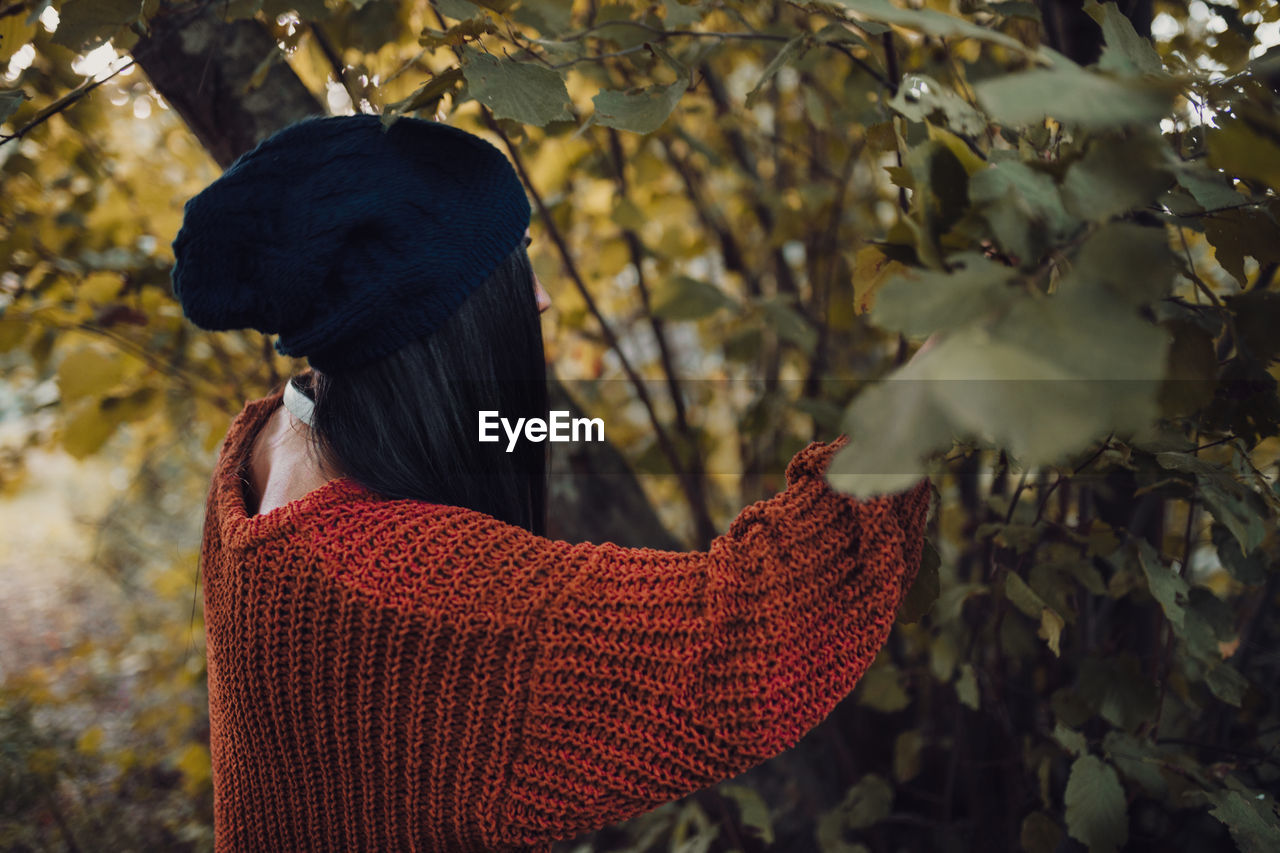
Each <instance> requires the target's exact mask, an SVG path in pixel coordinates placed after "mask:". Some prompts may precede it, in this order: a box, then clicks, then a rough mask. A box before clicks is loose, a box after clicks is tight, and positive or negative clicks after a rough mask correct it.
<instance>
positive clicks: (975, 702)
mask: <svg viewBox="0 0 1280 853" xmlns="http://www.w3.org/2000/svg"><path fill="white" fill-rule="evenodd" d="M956 697H957V698H958V699H959V700H960V704H961V705H964V706H966V707H968V708H971V709H973V710H974V711H976V710H978V706H979V704H981V701H982V699H981V695H980V694H979V692H978V677H977V675H976V674H975V673H974V670H973V664H971V663H966V664H962V665H961V666H960V677H959V678H957V679H956Z"/></svg>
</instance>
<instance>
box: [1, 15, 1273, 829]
mask: <svg viewBox="0 0 1280 853" xmlns="http://www.w3.org/2000/svg"><path fill="white" fill-rule="evenodd" d="M1278 41H1280V7H1278V6H1277V5H1276V4H1274V3H1268V2H1264V0H1225V2H1206V0H1191V2H1181V0H1128V2H1122V3H1120V4H1115V3H1106V4H1101V5H1100V4H1098V3H1095V2H1093V0H1088V2H1085V3H1084V4H1083V5H1081V4H1080V3H1072V2H1056V0H1039V2H1029V0H1007V1H1006V2H991V3H987V2H980V0H955V2H952V0H927V2H924V3H911V2H905V0H898V2H896V3H890V2H888V0H815V2H783V3H764V2H758V3H757V2H727V1H725V0H710V1H709V2H688V3H685V2H677V0H666V2H651V3H647V2H610V3H596V2H594V0H591V2H581V0H579V2H570V1H569V0H519V2H515V3H512V2H507V0H486V2H483V3H482V4H479V5H477V4H473V3H471V2H468V0H435V2H431V3H427V2H411V0H290V2H278V0H231V2H225V0H216V2H209V0H204V2H186V3H172V2H162V0H64V2H50V0H17V2H0V69H3V76H4V79H3V81H2V83H0V122H3V126H2V127H0V181H2V183H0V245H2V248H0V259H3V260H2V262H0V311H2V312H3V313H0V366H2V367H3V380H2V381H0V489H2V490H3V497H0V567H2V570H3V573H4V574H3V582H4V585H5V593H4V596H3V598H0V691H2V692H0V848H2V849H6V850H95V849H113V850H183V849H189V850H208V849H211V843H212V836H211V811H210V810H211V789H210V777H209V759H208V748H207V740H208V730H207V720H206V717H205V701H206V699H205V695H204V692H203V691H204V669H203V655H202V646H201V641H202V630H201V624H200V621H199V609H198V607H197V606H196V605H197V601H196V597H197V593H196V588H195V583H196V564H197V551H196V549H197V547H198V534H199V522H200V517H201V513H202V500H203V497H204V490H205V488H206V487H207V481H208V474H209V471H210V469H211V465H212V461H213V454H214V451H215V448H216V445H217V442H218V441H219V439H220V438H221V437H222V435H223V433H224V431H225V429H226V426H227V424H228V423H229V420H230V418H231V417H232V416H233V415H234V414H235V413H236V412H237V411H239V409H240V406H241V405H242V403H243V401H244V400H246V399H249V398H251V397H255V396H259V395H261V394H263V393H265V392H266V391H267V390H269V389H270V388H271V387H272V386H274V385H275V384H276V383H278V382H279V381H280V380H281V378H282V377H284V376H287V375H289V373H290V372H292V371H294V370H297V369H299V368H300V367H301V366H302V365H301V364H296V363H292V362H290V361H289V360H287V359H284V358H283V357H280V356H278V355H276V354H275V353H274V351H273V350H272V348H271V341H270V340H268V339H265V338H263V337H262V336H260V335H256V334H252V333H219V334H209V333H204V332H200V331H199V330H197V329H194V328H193V327H191V326H190V325H189V324H187V323H186V322H185V321H184V320H183V319H182V316H181V311H180V310H179V308H178V306H177V305H176V303H175V302H174V300H173V298H172V295H171V291H170V283H169V269H170V266H171V264H172V254H171V251H170V248H169V243H170V241H171V240H172V238H173V236H174V235H175V234H176V232H177V228H178V226H179V224H180V222H181V214H182V204H183V202H184V201H185V200H186V199H187V198H189V197H190V196H191V195H193V194H194V193H195V192H197V191H198V190H199V189H200V188H202V187H203V186H205V185H207V184H208V183H209V182H210V181H211V180H213V179H214V178H215V177H216V176H217V175H218V173H219V171H220V169H221V168H224V167H225V166H226V165H228V164H229V163H230V162H231V161H232V160H233V159H234V158H235V156H236V155H238V154H239V153H242V152H243V151H245V150H247V149H248V148H250V147H252V145H253V144H254V142H256V141H257V140H259V139H261V138H263V137H264V136H266V135H268V134H269V133H270V132H272V131H274V130H276V129H278V128H279V127H281V126H283V125H284V124H286V123H288V122H289V121H291V120H293V119H295V118H298V117H301V116H303V115H307V114H314V113H324V112H333V113H347V112H352V111H365V112H377V113H381V114H382V115H383V116H385V117H386V119H387V120H388V121H390V120H392V119H393V118H394V117H395V116H398V115H410V114H413V115H418V116H421V117H435V118H438V119H441V120H446V121H448V122H450V123H454V124H457V125H459V126H462V127H465V128H468V129H470V130H473V131H475V132H477V133H480V134H482V135H484V136H485V137H486V138H488V139H490V140H491V141H493V142H494V143H495V144H497V145H498V146H499V147H500V148H501V149H502V150H504V151H505V152H507V153H508V154H509V155H510V156H511V157H512V159H513V162H514V163H515V164H516V165H517V168H518V169H519V171H520V173H521V176H522V178H523V179H524V180H525V181H526V185H527V189H528V191H529V193H530V198H531V201H532V202H533V205H534V209H535V220H534V225H533V233H534V238H535V243H534V247H533V248H532V249H531V254H532V257H533V260H534V263H535V267H536V269H537V270H538V272H539V276H540V278H541V279H542V280H543V282H544V283H545V284H546V286H547V287H548V289H549V290H550V291H551V295H552V298H553V300H554V303H555V307H554V309H553V310H552V312H550V314H549V315H548V321H547V323H546V324H545V326H544V328H545V334H546V337H547V352H548V358H549V363H550V364H552V365H553V366H554V369H555V371H556V372H557V374H558V375H559V377H560V380H561V381H560V382H559V383H558V384H557V392H556V393H557V399H559V400H561V401H564V402H565V403H566V405H570V404H571V405H572V406H573V407H575V408H577V409H581V410H583V411H585V412H586V413H588V414H590V415H602V414H604V415H605V418H606V423H607V424H608V426H609V433H608V436H609V438H610V440H611V443H610V444H609V445H608V446H605V447H591V446H584V447H581V448H573V449H572V452H569V453H560V454H557V455H555V463H554V464H555V466H556V467H555V471H556V473H555V475H554V476H553V478H552V486H553V492H554V498H553V500H554V505H553V517H554V522H555V529H554V533H555V535H557V536H561V537H565V538H571V539H592V540H595V541H601V540H605V539H611V540H613V541H617V542H620V543H624V544H633V545H640V544H644V545H652V546H659V547H702V546H705V545H706V543H707V542H708V541H709V539H710V538H711V537H713V536H714V535H715V534H716V533H717V532H719V531H721V530H723V529H724V528H725V526H726V525H727V523H728V521H729V520H730V519H731V518H732V517H733V516H734V515H735V514H736V512H737V510H738V509H740V508H741V507H742V506H743V505H744V504H746V503H747V502H750V501H752V500H755V499H758V498H761V497H765V496H767V495H769V494H771V493H773V492H774V491H776V490H777V489H778V488H780V486H781V485H782V484H781V479H780V472H781V471H782V469H783V466H784V465H785V463H786V460H787V459H788V458H789V456H790V454H791V453H792V452H794V451H795V450H796V449H797V448H798V447H800V446H802V445H803V444H804V443H805V442H806V441H808V440H810V439H813V438H829V437H831V436H832V435H834V434H835V433H837V432H848V433H849V434H850V435H851V437H852V442H851V445H850V447H849V448H848V449H847V450H845V451H843V452H842V453H841V454H840V456H839V457H838V458H837V460H836V463H835V465H834V466H833V472H832V475H831V479H832V482H833V484H834V485H836V486H837V487H839V488H841V489H844V490H846V491H849V492H851V493H853V494H858V495H862V494H870V493H874V492H876V491H880V490H886V489H893V488H898V487H901V486H903V485H907V484H909V483H910V482H911V481H912V480H914V478H916V477H918V476H919V475H920V473H921V472H922V471H926V470H927V471H929V472H930V473H931V474H932V475H933V479H934V483H935V485H936V486H937V489H938V493H939V504H938V509H937V512H936V515H935V518H934V521H933V523H932V525H931V530H930V540H931V543H932V547H931V548H930V549H929V553H928V555H927V557H926V562H925V565H924V566H922V568H921V575H920V580H919V582H918V583H917V586H916V588H915V590H914V591H913V595H912V597H911V600H910V601H909V603H908V606H907V608H906V610H905V612H904V613H903V614H902V617H901V618H900V620H899V624H898V625H897V626H896V628H895V631H894V634H893V636H892V638H891V640H890V642H889V644H888V646H886V648H885V650H884V652H883V653H882V654H881V655H880V657H879V658H878V660H877V662H876V664H875V665H874V667H873V668H872V669H871V670H870V671H869V672H868V673H867V675H866V676H865V677H864V679H863V680H862V682H861V683H860V684H859V686H858V688H857V689H856V690H855V692H854V693H853V694H852V696H851V697H850V698H849V699H848V700H846V701H845V702H843V703H842V704H841V705H840V706H839V707H838V708H837V709H836V711H835V712H834V713H833V714H832V715H831V717H830V718H829V719H828V720H827V721H826V722H824V723H823V724H822V725H821V726H819V727H818V728H817V729H815V730H814V731H813V732H812V733H810V734H809V735H808V736H807V737H806V738H804V740H802V741H801V742H800V744H799V745H798V746H797V747H796V748H795V749H793V750H790V751H789V752H787V753H785V754H784V755H782V756H779V757H778V758H776V759H773V760H771V761H768V762H766V763H764V764H762V765H761V766H759V767H758V768H755V769H753V770H752V771H749V772H748V773H746V774H744V775H743V776H741V777H739V778H738V779H735V780H730V781H727V782H725V783H723V784H721V785H718V786H715V787H714V788H710V789H707V790H705V791H701V792H698V793H697V794H694V795H691V796H690V797H687V798H685V799H683V800H681V801H679V802H676V803H672V804H669V805H667V806H664V807H662V808H660V809H657V810H656V811H654V812H652V813H651V814H648V815H645V816H642V817H639V818H637V819H635V820H633V821H631V822H629V823H626V824H622V825H619V826H616V827H609V828H606V829H603V830H601V831H600V832H598V833H594V834H592V835H589V836H584V837H583V838H581V839H577V840H575V841H574V842H572V843H565V844H562V845H560V847H561V849H563V850H583V851H590V850H635V851H640V850H672V851H677V850H678V851H682V853H694V851H704V853H705V851H728V850H740V851H744V853H746V851H756V850H766V849H783V850H812V849H818V850H823V851H828V853H833V852H834V851H841V853H844V851H861V850H875V851H880V850H897V849H912V850H971V849H982V850H1026V851H1031V853H1044V851H1069V850H1080V849H1088V850H1091V851H1108V850H1118V849H1126V850H1161V851H1176V850H1195V851H1203V850H1218V849H1225V850H1230V849H1237V848H1238V849H1240V850H1245V851H1264V850H1267V851H1271V850H1276V849H1280V815H1278V813H1277V805H1276V796H1277V791H1278V785H1280V622H1278V620H1277V618H1276V617H1277V604H1278V603H1280V602H1278V601H1277V598H1278V595H1280V589H1278V588H1277V587H1278V584H1277V577H1280V571H1278V569H1277V567H1278V564H1280V541H1278V539H1277V535H1276V524H1275V520H1276V511H1277V508H1278V506H1280V491H1277V485H1276V484H1277V480H1276V474H1277V456H1278V449H1280V442H1278V440H1277V433H1278V432H1280V397H1278V396H1277V386H1276V376H1277V374H1276V366H1275V361H1276V358H1277V356H1278V355H1280V333H1278V332H1277V328H1278V327H1280V284H1278V283H1277V275H1276V273H1277V270H1278V269H1280V219H1278V218H1277V214H1278V213H1280V202H1278V201H1277V197H1276V191H1277V189H1278V188H1280V119H1278V118H1277V116H1278V115H1280V112H1278V111H1277V98H1278V97H1280V50H1277V48H1276V47H1275V45H1276V44H1277V42H1278ZM934 333H940V335H939V337H938V342H937V344H936V346H934V347H932V348H930V349H929V350H928V351H926V352H924V353H922V354H921V355H920V356H919V357H918V358H916V359H914V360H912V361H911V362H910V364H907V359H908V357H909V356H910V355H911V354H912V352H913V351H914V350H915V348H916V347H917V345H918V344H919V343H920V342H922V341H923V340H924V339H925V338H926V337H928V336H929V335H931V334H934ZM69 459H70V460H77V461H76V462H75V463H74V464H72V463H70V462H68V460H69ZM59 484H61V485H59ZM59 489H63V490H65V494H64V493H63V492H60V491H59ZM62 505H68V506H70V507H71V508H72V509H73V510H74V512H73V514H72V515H70V516H68V515H67V513H66V511H62V512H60V513H58V512H54V510H55V509H56V508H57V507H58V506H62ZM68 518H70V519H71V520H70V521H68V520H67V519H68ZM82 544H83V545H86V546H87V547H81V545H82ZM32 590H35V592H33V591H32Z"/></svg>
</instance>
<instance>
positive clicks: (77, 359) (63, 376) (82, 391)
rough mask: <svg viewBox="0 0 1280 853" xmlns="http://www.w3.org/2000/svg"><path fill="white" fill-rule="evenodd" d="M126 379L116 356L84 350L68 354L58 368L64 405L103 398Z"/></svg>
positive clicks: (122, 367) (85, 348) (122, 366)
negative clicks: (94, 396) (92, 396)
mask: <svg viewBox="0 0 1280 853" xmlns="http://www.w3.org/2000/svg"><path fill="white" fill-rule="evenodd" d="M122 378H124V365H123V364H122V363H121V362H120V359H119V358H118V357H117V356H116V355H115V354H113V353H106V352H103V351H101V350H98V349H95V348H93V347H84V348H82V349H78V350H75V351H73V352H69V353H67V355H66V356H65V357H64V358H63V359H62V362H61V363H60V364H59V365H58V390H59V392H61V394H62V401H63V402H64V403H70V402H74V401H75V400H78V399H80V398H81V397H84V396H85V395H87V394H101V393H102V392H104V391H107V390H109V389H110V388H112V387H113V386H114V385H115V384H116V383H118V382H119V381H120V380H121V379H122Z"/></svg>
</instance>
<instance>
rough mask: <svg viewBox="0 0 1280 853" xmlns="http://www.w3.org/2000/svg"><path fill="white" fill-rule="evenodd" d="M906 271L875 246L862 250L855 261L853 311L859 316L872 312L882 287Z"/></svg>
mask: <svg viewBox="0 0 1280 853" xmlns="http://www.w3.org/2000/svg"><path fill="white" fill-rule="evenodd" d="M905 269H906V267H905V266H904V265H902V264H900V263H898V262H897V261H893V260H890V259H889V258H888V257H886V256H885V254H884V253H883V252H881V251H880V250H879V249H877V248H876V247H875V246H866V247H864V248H862V249H860V250H859V251H858V254H857V255H856V256H855V257H854V259H853V310H854V311H855V312H856V313H858V314H865V313H867V312H868V311H870V310H871V307H872V306H873V305H875V301H876V293H877V292H878V291H879V290H880V288H881V286H883V285H884V283H885V282H886V281H888V280H889V279H890V278H892V277H893V276H894V275H896V274H898V273H899V272H901V271H903V270H905Z"/></svg>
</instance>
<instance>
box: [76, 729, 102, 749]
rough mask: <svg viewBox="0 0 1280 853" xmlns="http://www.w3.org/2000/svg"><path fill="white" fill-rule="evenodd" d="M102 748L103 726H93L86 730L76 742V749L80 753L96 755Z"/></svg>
mask: <svg viewBox="0 0 1280 853" xmlns="http://www.w3.org/2000/svg"><path fill="white" fill-rule="evenodd" d="M101 747H102V726H91V727H89V728H87V729H85V730H84V732H83V733H82V734H81V735H80V738H79V739H78V740H77V741H76V749H77V750H79V751H80V752H87V753H94V752H97V751H98V750H99V749H100V748H101Z"/></svg>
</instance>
